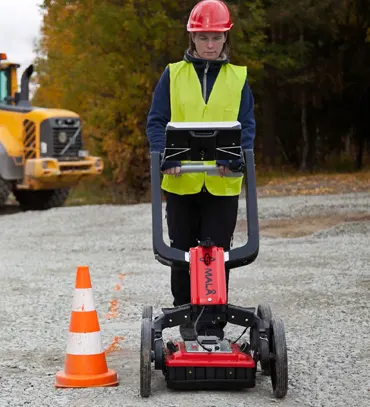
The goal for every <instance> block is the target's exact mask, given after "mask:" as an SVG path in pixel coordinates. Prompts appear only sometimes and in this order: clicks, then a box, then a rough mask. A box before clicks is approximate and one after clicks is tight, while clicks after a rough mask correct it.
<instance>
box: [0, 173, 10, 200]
mask: <svg viewBox="0 0 370 407" xmlns="http://www.w3.org/2000/svg"><path fill="white" fill-rule="evenodd" d="M9 194H10V184H9V182H8V181H6V180H5V179H3V178H1V177H0V207H2V206H5V204H6V201H7V200H8V197H9Z"/></svg>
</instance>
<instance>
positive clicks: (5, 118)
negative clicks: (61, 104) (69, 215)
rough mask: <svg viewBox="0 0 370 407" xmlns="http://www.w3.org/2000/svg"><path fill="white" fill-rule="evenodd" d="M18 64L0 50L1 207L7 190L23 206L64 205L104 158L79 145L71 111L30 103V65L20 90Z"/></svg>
mask: <svg viewBox="0 0 370 407" xmlns="http://www.w3.org/2000/svg"><path fill="white" fill-rule="evenodd" d="M19 67H20V65H19V64H17V63H12V62H9V61H8V60H7V56H6V54H0V207H1V206H4V205H5V203H6V201H7V199H8V197H9V195H10V193H11V192H12V193H13V195H14V196H15V198H16V200H17V201H18V203H19V205H20V207H21V208H22V209H24V210H44V209H50V208H53V207H59V206H63V205H64V203H65V201H66V199H67V197H68V194H69V191H70V189H71V187H74V186H76V185H77V184H78V183H79V181H81V180H82V179H84V178H88V177H94V176H98V175H100V174H101V173H102V171H103V160H102V159H101V158H100V157H93V156H90V155H89V154H88V152H87V151H86V150H84V145H83V140H82V133H81V130H82V129H81V120H80V117H79V116H78V115H77V114H76V113H74V112H71V111H69V110H59V109H46V108H41V107H34V106H31V103H30V100H29V83H30V77H31V75H32V73H33V70H34V68H33V65H30V66H29V67H28V68H27V69H26V70H25V71H24V73H23V75H22V77H21V84H20V92H19V91H18V89H19V87H18V76H17V70H18V68H19Z"/></svg>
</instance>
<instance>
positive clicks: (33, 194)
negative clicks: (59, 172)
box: [13, 188, 70, 211]
mask: <svg viewBox="0 0 370 407" xmlns="http://www.w3.org/2000/svg"><path fill="white" fill-rule="evenodd" d="M69 191H70V189H69V188H60V189H47V190H41V191H28V190H14V191H13V194H14V196H15V198H16V200H17V201H18V203H19V206H20V207H21V209H22V210H24V211H42V210H46V209H51V208H58V207H61V206H63V205H64V203H65V202H66V200H67V198H68V194H69Z"/></svg>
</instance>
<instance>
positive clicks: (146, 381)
mask: <svg viewBox="0 0 370 407" xmlns="http://www.w3.org/2000/svg"><path fill="white" fill-rule="evenodd" d="M151 381H152V323H151V321H150V320H149V319H148V318H144V319H142V321H141V346H140V395H141V397H149V396H150V386H151Z"/></svg>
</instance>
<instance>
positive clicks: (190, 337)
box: [179, 322, 195, 341]
mask: <svg viewBox="0 0 370 407" xmlns="http://www.w3.org/2000/svg"><path fill="white" fill-rule="evenodd" d="M179 331H180V335H181V337H182V339H183V340H184V341H194V340H195V334H194V324H193V323H192V322H188V323H187V324H183V325H180V327H179Z"/></svg>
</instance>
